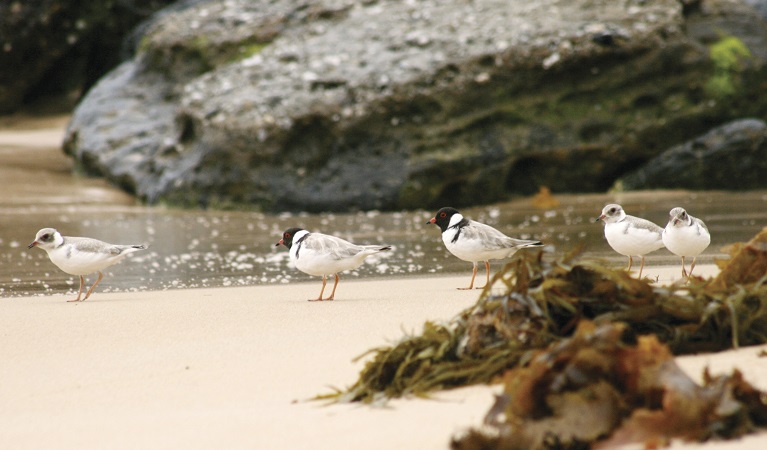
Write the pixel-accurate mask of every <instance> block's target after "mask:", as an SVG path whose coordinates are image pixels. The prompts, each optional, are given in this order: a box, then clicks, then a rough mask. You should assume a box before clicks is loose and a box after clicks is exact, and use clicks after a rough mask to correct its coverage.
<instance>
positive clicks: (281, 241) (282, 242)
mask: <svg viewBox="0 0 767 450" xmlns="http://www.w3.org/2000/svg"><path fill="white" fill-rule="evenodd" d="M284 243H285V241H283V240H282V239H280V242H278V243H276V244H274V246H275V247H279V246H280V245H282V244H284Z"/></svg>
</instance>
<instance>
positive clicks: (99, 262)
mask: <svg viewBox="0 0 767 450" xmlns="http://www.w3.org/2000/svg"><path fill="white" fill-rule="evenodd" d="M67 254H68V252H67V249H66V248H65V247H62V248H57V249H55V250H53V251H51V252H49V253H48V256H49V257H50V259H51V262H52V263H53V264H55V265H56V266H57V267H58V268H59V269H61V270H63V271H64V272H66V273H68V274H70V275H88V274H91V273H94V272H98V271H102V270H104V269H106V268H107V267H109V266H112V265H114V264H117V263H119V262H120V261H121V260H122V259H123V258H125V257H126V256H127V255H128V252H125V253H122V254H120V255H109V254H105V253H90V252H76V251H73V252H71V253H69V256H67Z"/></svg>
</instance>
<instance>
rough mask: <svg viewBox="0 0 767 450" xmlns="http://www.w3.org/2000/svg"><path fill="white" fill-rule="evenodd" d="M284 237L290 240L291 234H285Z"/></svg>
mask: <svg viewBox="0 0 767 450" xmlns="http://www.w3.org/2000/svg"><path fill="white" fill-rule="evenodd" d="M282 237H284V238H285V239H290V233H285V234H284V235H283V236H282Z"/></svg>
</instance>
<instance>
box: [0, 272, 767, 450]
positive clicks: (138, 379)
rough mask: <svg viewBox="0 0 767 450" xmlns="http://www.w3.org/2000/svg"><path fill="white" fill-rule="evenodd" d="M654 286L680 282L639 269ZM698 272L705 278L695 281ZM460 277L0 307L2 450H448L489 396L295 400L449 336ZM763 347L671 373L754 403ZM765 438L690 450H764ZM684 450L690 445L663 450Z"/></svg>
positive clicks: (457, 393) (460, 294) (458, 305)
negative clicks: (410, 339)
mask: <svg viewBox="0 0 767 450" xmlns="http://www.w3.org/2000/svg"><path fill="white" fill-rule="evenodd" d="M646 270H647V271H648V274H649V275H650V276H653V275H658V277H659V279H660V280H661V281H662V282H664V281H667V280H671V279H673V278H674V277H675V276H678V275H677V273H676V272H677V270H678V267H650V268H649V269H648V268H646ZM698 270H701V273H702V274H703V273H708V274H710V273H713V272H715V267H714V266H702V267H700V269H698V268H696V271H698ZM467 281H468V274H467V276H449V277H408V278H391V279H380V278H379V279H369V280H352V281H350V280H342V281H341V284H340V285H339V288H338V292H337V294H336V300H335V301H333V302H314V303H310V302H307V301H306V299H308V298H312V297H314V296H316V295H317V292H318V290H319V287H320V283H319V281H316V282H312V283H292V284H279V285H264V286H256V287H244V288H239V287H233V288H217V289H190V290H170V291H154V292H151V291H150V292H137V293H103V292H96V294H94V296H93V297H91V298H90V299H88V300H87V301H85V302H82V303H77V304H75V303H66V302H65V300H67V299H69V296H68V295H67V296H64V295H52V296H44V297H17V298H0V310H2V314H0V330H2V331H1V333H2V340H3V345H2V346H0V361H2V364H0V379H2V383H0V405H2V408H0V442H2V443H3V447H4V448H14V449H47V448H56V449H70V448H110V449H123V448H125V449H127V448H152V449H171V448H174V449H177V448H184V449H206V448H229V449H240V448H242V449H244V448H249V449H281V448H293V449H302V448H315V449H339V448H340V449H346V448H348V449H352V448H365V449H392V448H397V449H445V448H448V442H449V440H450V438H451V437H452V436H454V435H455V434H456V433H460V432H461V431H462V430H465V429H467V428H469V427H472V426H478V425H479V424H480V423H481V421H482V418H483V416H484V415H485V413H486V412H487V410H488V409H489V408H490V406H491V404H492V401H493V394H494V393H495V392H498V391H499V389H500V388H499V387H498V386H476V387H469V388H464V389H458V390H453V391H445V392H439V393H436V394H435V395H434V396H433V398H431V399H412V398H411V399H403V400H395V401H392V402H390V403H389V404H388V405H387V406H386V407H384V408H381V407H371V406H367V405H359V404H356V405H329V406H328V405H325V404H323V403H322V402H316V401H306V400H307V399H309V398H311V397H313V396H315V395H317V394H323V393H328V392H330V390H331V389H332V387H333V386H336V387H345V386H348V385H350V384H351V383H353V382H354V381H355V380H356V377H357V374H358V373H359V371H360V369H361V368H362V366H363V364H364V361H358V362H353V361H352V360H353V359H354V358H355V357H356V356H358V355H360V354H361V353H363V352H365V351H366V350H368V349H371V348H374V347H378V346H382V345H387V344H389V343H391V342H393V341H396V340H398V339H399V338H400V337H402V336H403V334H404V333H406V332H407V333H409V332H418V331H419V330H420V329H421V325H422V324H423V322H424V321H426V320H433V321H447V320H450V319H451V318H452V317H454V316H455V315H456V314H458V313H459V312H460V311H462V310H463V309H464V308H466V307H468V306H470V305H472V304H474V302H475V301H476V299H477V298H478V295H479V291H476V290H475V291H459V290H456V289H455V287H457V286H462V285H464V284H466V282H467ZM760 350H761V348H760V347H750V348H744V349H740V350H736V351H730V352H725V353H721V354H716V355H699V356H691V357H682V358H679V362H680V364H681V365H682V366H683V368H684V369H685V370H687V371H688V373H690V374H691V375H692V376H693V377H694V378H695V379H700V375H701V372H702V370H703V367H705V366H708V367H710V369H711V371H712V372H713V373H723V372H727V373H729V372H730V370H731V369H732V368H733V367H739V368H740V369H741V370H742V371H743V372H744V373H745V376H746V379H747V380H749V381H751V382H752V383H754V384H756V385H757V386H758V387H760V388H762V389H767V358H762V357H759V356H758V354H759V352H760ZM765 445H767V434H764V433H762V434H759V435H755V436H751V437H748V438H747V439H743V440H740V441H732V442H716V443H709V444H706V445H703V446H701V447H702V448H712V449H714V448H716V449H720V448H721V449H726V448H732V449H734V448H739V449H742V448H753V449H756V448H760V449H761V448H764V447H765ZM677 446H679V447H685V448H687V447H690V448H697V447H699V446H698V445H697V444H684V445H681V444H675V447H677Z"/></svg>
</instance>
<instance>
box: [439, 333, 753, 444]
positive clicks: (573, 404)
mask: <svg viewBox="0 0 767 450" xmlns="http://www.w3.org/2000/svg"><path fill="white" fill-rule="evenodd" d="M503 379H504V381H503V382H504V391H503V393H502V394H501V395H499V396H497V398H496V402H495V405H493V406H492V408H491V409H490V411H489V412H488V414H487V416H486V417H485V425H487V426H488V427H485V429H483V430H477V429H474V430H470V431H469V432H468V433H465V434H464V435H463V436H462V437H460V438H454V439H453V441H452V443H451V448H452V449H454V450H475V449H504V450H513V449H520V450H522V449H550V448H564V449H575V448H595V449H599V448H614V447H616V446H621V445H626V444H631V443H642V444H644V445H645V447H646V448H658V447H660V446H665V445H668V444H669V443H670V440H671V439H674V438H680V439H683V440H687V441H699V442H702V441H706V440H709V439H716V438H725V439H731V438H736V437H739V436H742V435H744V434H746V433H749V432H753V431H755V430H756V429H758V428H760V427H761V428H764V427H767V394H765V393H764V392H761V391H759V390H758V389H756V388H754V387H753V386H752V385H750V384H749V383H748V382H746V381H745V380H744V379H743V376H742V375H741V373H740V372H739V371H738V370H735V371H733V373H732V374H731V375H722V376H717V377H713V376H711V374H709V372H708V371H707V370H706V371H705V372H704V373H703V384H702V385H698V384H697V383H696V382H695V381H693V380H692V379H691V378H690V377H689V376H688V375H687V374H686V373H685V372H683V371H682V370H681V369H680V368H679V366H678V365H677V364H676V363H675V361H674V356H673V354H672V353H671V351H670V349H669V348H668V346H667V345H665V344H663V343H661V342H660V341H658V338H657V336H654V335H644V336H636V335H635V334H634V332H633V331H632V329H631V328H630V327H629V326H628V325H626V324H621V323H609V324H604V325H596V324H595V323H593V322H590V321H582V322H580V323H579V325H578V327H577V330H576V332H575V334H574V335H573V336H572V337H571V338H568V339H565V340H562V341H561V342H558V343H556V344H553V345H551V346H550V347H549V348H548V349H546V350H545V351H540V352H538V353H536V355H535V356H533V357H532V358H531V359H530V361H529V362H528V363H527V364H525V365H524V366H521V367H517V368H514V369H512V370H509V371H507V372H506V374H505V375H504V377H503ZM488 428H489V429H488Z"/></svg>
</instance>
